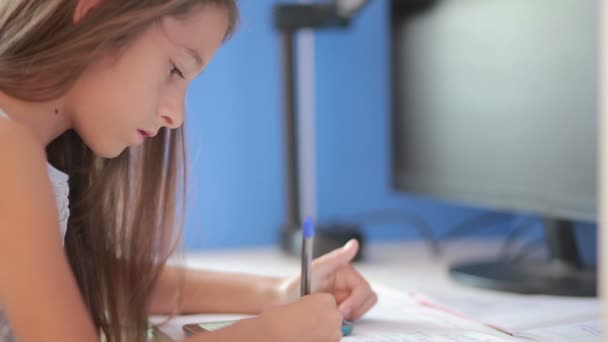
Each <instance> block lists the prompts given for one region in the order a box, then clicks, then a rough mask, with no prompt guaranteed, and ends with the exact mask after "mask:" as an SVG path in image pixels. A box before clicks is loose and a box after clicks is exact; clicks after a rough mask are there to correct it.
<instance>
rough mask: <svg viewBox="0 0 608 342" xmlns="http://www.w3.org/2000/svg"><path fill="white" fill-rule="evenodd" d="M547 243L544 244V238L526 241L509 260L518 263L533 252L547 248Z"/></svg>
mask: <svg viewBox="0 0 608 342" xmlns="http://www.w3.org/2000/svg"><path fill="white" fill-rule="evenodd" d="M546 247H547V245H546V244H545V238H544V237H542V238H536V239H533V240H530V241H528V242H526V243H525V244H524V245H523V246H522V247H521V248H520V250H519V251H518V252H517V253H516V254H514V255H512V256H511V257H510V260H509V261H510V262H512V263H519V262H521V261H523V260H526V259H528V258H529V257H530V256H532V255H533V253H535V252H538V251H541V250H544V251H546V250H547V248H546Z"/></svg>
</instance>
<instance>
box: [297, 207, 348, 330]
mask: <svg viewBox="0 0 608 342" xmlns="http://www.w3.org/2000/svg"><path fill="white" fill-rule="evenodd" d="M314 237H315V224H314V222H313V221H312V219H311V218H310V217H308V218H306V219H305V220H304V224H303V225H302V269H301V275H300V296H306V295H309V294H310V292H311V282H310V280H311V277H312V274H311V273H312V252H313V239H314ZM352 330H353V324H352V323H351V322H349V321H347V320H344V321H342V335H344V336H347V335H350V333H351V332H352Z"/></svg>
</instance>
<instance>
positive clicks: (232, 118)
mask: <svg viewBox="0 0 608 342" xmlns="http://www.w3.org/2000/svg"><path fill="white" fill-rule="evenodd" d="M275 2H276V1H272V0H256V1H241V2H240V9H241V15H242V22H241V26H240V28H239V31H238V33H237V34H236V35H235V36H234V38H233V39H232V40H231V41H229V42H228V43H227V44H226V45H225V46H224V47H222V48H221V49H220V51H219V52H218V53H217V55H216V57H215V58H214V60H213V61H212V62H211V64H210V65H209V67H208V69H207V70H206V71H205V72H204V73H203V75H202V76H201V77H199V78H198V79H197V80H196V81H195V82H194V83H193V84H192V87H191V89H190V92H189V95H188V99H187V110H188V116H187V119H186V124H187V126H188V132H189V143H190V156H191V164H192V170H191V172H190V181H191V183H192V187H191V191H190V193H191V195H190V197H189V198H190V205H189V208H188V215H187V220H186V234H185V238H186V246H187V247H188V248H189V249H201V248H220V247H236V246H251V245H269V244H274V243H276V241H277V236H278V235H277V234H278V229H279V227H280V225H281V223H282V218H283V211H284V204H283V201H284V198H283V189H282V184H283V171H282V167H283V159H282V134H281V112H280V104H281V102H280V101H281V98H280V96H279V94H280V93H281V92H280V74H279V71H280V63H279V62H280V61H279V58H280V55H279V45H278V43H279V41H278V37H277V35H276V33H275V32H274V30H273V28H272V26H271V7H272V5H273V4H274V3H275ZM387 5H388V1H385V0H377V1H372V3H371V5H370V6H369V7H367V8H366V9H365V11H364V12H363V13H362V14H361V15H360V16H359V17H358V18H357V19H356V20H355V22H354V25H353V26H352V27H351V28H350V30H347V31H342V30H329V31H323V32H320V33H318V34H317V35H316V63H317V70H316V78H317V80H316V84H317V93H316V97H317V149H318V150H317V153H318V161H317V164H318V165H317V177H318V189H317V193H318V212H319V219H320V220H321V221H323V220H325V221H327V220H335V219H342V220H344V219H346V220H348V219H349V218H353V217H360V216H362V215H365V213H369V212H372V211H378V210H380V211H388V212H390V213H392V214H394V213H415V214H416V215H419V216H421V217H422V218H423V219H424V220H425V221H427V222H428V223H429V224H430V225H431V227H432V228H433V229H434V230H435V231H436V232H437V234H441V233H445V232H446V231H447V230H448V229H449V228H451V227H453V226H454V225H455V224H457V223H459V222H461V221H463V220H466V219H468V218H471V217H476V216H479V215H481V214H487V213H488V212H487V211H484V210H481V209H474V208H468V207H463V206H457V205H453V204H448V203H440V202H437V201H432V200H427V199H420V198H415V197H411V196H406V195H404V194H399V193H396V192H395V191H394V190H393V189H391V186H390V160H391V159H390V138H389V132H390V127H389V123H390V115H389V106H390V103H389V94H390V91H389V90H390V89H389V69H388V68H389V65H388V60H389V53H388V46H389V41H388V29H389V28H388V20H387V18H388V17H387V14H388V6H387ZM491 218H492V220H493V222H492V223H494V224H493V225H492V227H488V229H484V230H482V231H481V232H482V233H484V234H504V233H505V232H506V231H508V230H510V229H512V228H513V227H515V226H517V224H518V222H520V221H521V219H522V217H521V216H514V215H509V214H503V213H495V214H494V215H491ZM389 221H390V222H388V223H382V224H380V223H369V224H366V225H365V226H364V228H365V232H366V233H367V236H368V237H370V238H371V239H373V240H386V239H408V238H416V237H418V236H419V235H418V233H417V232H416V231H415V230H414V229H413V228H412V227H411V226H408V225H407V224H403V223H399V222H393V221H395V220H389ZM587 226H591V227H585V228H584V229H581V232H582V240H584V241H586V242H585V251H586V252H585V253H586V255H589V256H588V258H591V257H592V256H593V255H594V253H595V248H594V247H595V246H594V244H595V243H594V241H595V237H594V229H593V228H594V227H593V225H589V224H588V225H587ZM540 231H541V230H540V229H531V230H530V232H531V233H530V238H534V237H535V236H538V235H539V233H538V232H540Z"/></svg>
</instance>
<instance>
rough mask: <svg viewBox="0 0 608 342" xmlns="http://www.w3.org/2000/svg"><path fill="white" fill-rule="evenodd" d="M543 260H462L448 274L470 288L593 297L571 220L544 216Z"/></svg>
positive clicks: (592, 281) (590, 274) (591, 274)
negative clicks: (545, 256)
mask: <svg viewBox="0 0 608 342" xmlns="http://www.w3.org/2000/svg"><path fill="white" fill-rule="evenodd" d="M544 224H545V236H546V242H547V245H548V248H549V260H547V261H531V260H523V261H508V260H497V261H492V262H478V263H466V264H461V265H453V266H451V267H450V276H451V277H452V278H453V279H454V280H455V281H456V282H459V283H461V284H465V285H468V286H473V287H480V288H486V289H492V290H497V291H507V292H515V293H524V294H547V295H558V296H577V297H593V296H596V295H597V290H596V280H597V279H596V271H595V269H589V268H585V267H584V266H583V265H582V263H581V260H580V256H579V253H578V247H577V245H576V238H575V236H574V224H573V222H572V221H568V220H559V219H548V218H546V219H544Z"/></svg>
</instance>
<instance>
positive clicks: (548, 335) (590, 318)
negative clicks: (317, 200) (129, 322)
mask: <svg viewBox="0 0 608 342" xmlns="http://www.w3.org/2000/svg"><path fill="white" fill-rule="evenodd" d="M375 290H376V291H377V293H378V298H379V300H378V304H377V305H376V306H375V307H374V308H373V309H372V310H371V311H370V312H369V313H368V314H367V315H365V316H364V317H363V318H362V319H360V320H359V321H356V322H355V323H354V329H353V332H352V335H351V336H348V337H344V338H343V339H342V341H344V342H417V341H420V342H442V341H446V342H448V341H449V342H502V341H550V342H570V341H572V342H574V341H576V342H585V341H589V342H593V341H600V340H601V336H600V335H601V330H600V323H599V305H596V303H594V302H585V303H584V305H583V306H582V307H581V306H580V305H578V307H577V309H576V310H578V311H579V312H578V313H577V314H576V316H577V318H576V319H573V318H572V317H570V318H568V319H565V317H567V316H564V315H561V316H559V315H558V316H555V315H551V314H550V312H547V315H546V316H547V318H548V320H545V321H544V322H543V323H542V324H538V323H537V324H536V325H534V324H531V323H528V324H527V326H526V324H525V323H526V322H525V321H524V320H522V321H521V322H515V321H517V320H514V322H515V323H516V324H509V321H507V320H504V319H503V320H502V321H501V320H500V319H499V321H501V322H487V321H485V320H484V317H478V316H471V315H467V314H464V313H462V312H460V311H458V310H455V309H453V308H448V307H446V306H445V305H441V304H439V303H437V302H436V301H435V300H433V299H430V298H428V297H426V296H423V295H421V294H419V293H402V292H399V291H396V290H392V289H389V288H382V287H375ZM531 298H532V299H531V300H532V302H530V300H528V301H527V303H528V305H524V304H525V303H523V302H522V303H517V302H514V304H509V305H515V306H517V307H519V309H520V311H521V312H520V313H518V312H517V309H518V308H517V307H512V308H510V310H512V314H513V315H514V316H513V317H519V318H522V317H525V316H526V315H536V316H538V315H539V314H540V313H539V312H538V311H536V313H534V311H535V310H534V309H533V308H532V307H531V306H530V303H532V304H534V303H537V305H535V307H536V308H541V310H544V311H548V310H549V309H548V308H551V311H556V310H559V309H560V307H559V306H558V307H556V305H555V304H554V303H549V304H551V305H549V304H548V302H541V301H542V300H543V299H542V298H541V297H538V298H535V297H531ZM511 303H513V302H511ZM543 305H545V308H543ZM572 307H573V308H574V306H572ZM566 309H567V308H566ZM576 310H574V309H573V310H572V311H576ZM583 311H584V312H585V313H586V315H583V314H581V313H582V312H583ZM549 316H552V317H549ZM244 317H247V316H243V315H189V316H179V317H176V318H174V319H172V320H171V321H169V322H168V323H166V324H164V325H162V326H160V327H158V328H157V329H156V335H157V336H159V338H158V339H157V340H158V341H172V340H174V341H177V340H180V339H182V338H184V337H185V335H184V333H183V331H182V326H183V325H184V324H190V323H200V322H211V321H223V320H231V319H241V318H244ZM560 317H561V319H560ZM160 321H162V318H161V317H155V318H153V319H152V322H153V323H158V322H160ZM530 321H531V320H530ZM536 321H537V322H542V321H543V320H542V319H541V320H536ZM518 326H519V327H524V328H518Z"/></svg>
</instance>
